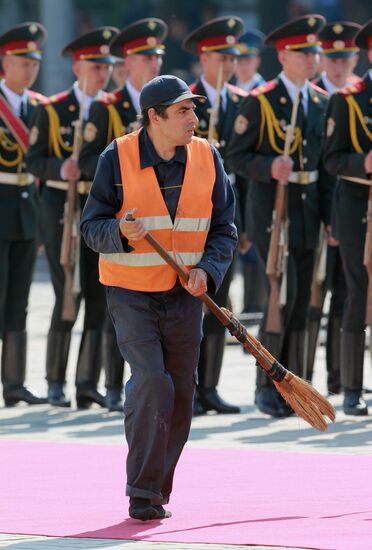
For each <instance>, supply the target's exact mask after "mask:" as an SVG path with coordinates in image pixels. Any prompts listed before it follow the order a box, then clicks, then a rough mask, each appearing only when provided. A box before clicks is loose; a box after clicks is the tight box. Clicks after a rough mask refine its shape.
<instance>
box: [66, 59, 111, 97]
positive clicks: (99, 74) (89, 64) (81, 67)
mask: <svg viewBox="0 0 372 550" xmlns="http://www.w3.org/2000/svg"><path fill="white" fill-rule="evenodd" d="M111 71H112V65H110V64H109V63H94V62H93V61H87V60H81V61H77V62H76V63H75V64H74V73H75V75H76V77H77V78H78V79H79V81H80V82H83V81H84V80H86V90H87V93H88V95H90V96H95V95H96V93H97V92H98V91H99V90H102V89H103V88H105V87H106V85H107V83H108V80H109V78H110V75H111Z"/></svg>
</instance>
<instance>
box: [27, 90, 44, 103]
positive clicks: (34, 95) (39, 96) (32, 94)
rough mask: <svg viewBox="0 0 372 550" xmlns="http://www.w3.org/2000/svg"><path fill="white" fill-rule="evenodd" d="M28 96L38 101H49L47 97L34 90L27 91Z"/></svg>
mask: <svg viewBox="0 0 372 550" xmlns="http://www.w3.org/2000/svg"><path fill="white" fill-rule="evenodd" d="M27 95H28V96H29V97H30V98H31V99H36V101H39V102H41V101H45V100H46V99H47V97H46V96H45V95H43V94H40V93H39V92H35V91H34V90H27Z"/></svg>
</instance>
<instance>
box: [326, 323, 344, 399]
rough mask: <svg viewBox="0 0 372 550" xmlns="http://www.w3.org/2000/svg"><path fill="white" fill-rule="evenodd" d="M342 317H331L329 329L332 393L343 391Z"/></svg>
mask: <svg viewBox="0 0 372 550" xmlns="http://www.w3.org/2000/svg"><path fill="white" fill-rule="evenodd" d="M341 321H342V319H341V317H330V318H329V321H328V329H327V349H326V355H327V387H328V392H329V393H330V394H334V393H340V391H341V379H340V377H341V375H340V361H341Z"/></svg>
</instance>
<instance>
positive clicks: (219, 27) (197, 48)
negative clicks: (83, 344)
mask: <svg viewBox="0 0 372 550" xmlns="http://www.w3.org/2000/svg"><path fill="white" fill-rule="evenodd" d="M243 32H244V21H243V20H242V19H241V18H240V17H235V15H231V16H226V17H216V18H215V19H211V20H210V21H208V22H207V23H204V25H201V26H200V27H198V28H197V29H195V30H194V31H192V33H190V34H189V35H188V36H186V38H185V40H184V41H183V44H182V47H183V49H184V50H186V51H187V52H190V53H194V54H198V55H201V54H203V53H208V52H218V53H222V54H228V55H240V51H239V48H238V47H237V44H236V43H237V41H238V37H239V36H240V35H241V34H243Z"/></svg>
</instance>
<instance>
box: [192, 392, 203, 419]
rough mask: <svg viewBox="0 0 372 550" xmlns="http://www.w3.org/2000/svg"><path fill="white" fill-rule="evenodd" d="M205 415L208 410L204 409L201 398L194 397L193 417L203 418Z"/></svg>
mask: <svg viewBox="0 0 372 550" xmlns="http://www.w3.org/2000/svg"><path fill="white" fill-rule="evenodd" d="M203 414H206V410H205V409H204V408H203V407H202V404H201V403H200V400H199V397H198V396H197V395H195V397H194V403H193V406H192V415H193V416H202V415H203Z"/></svg>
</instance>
